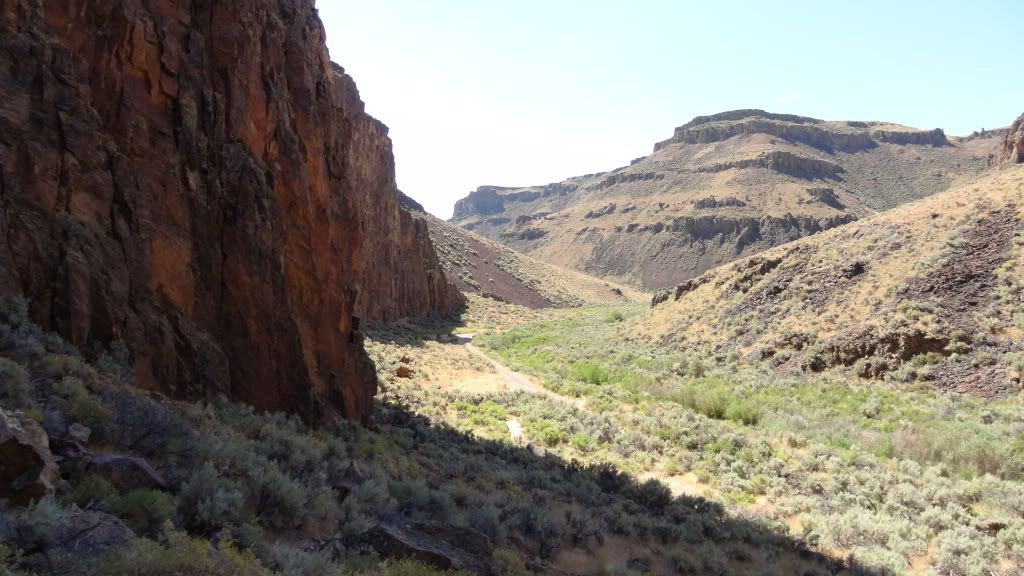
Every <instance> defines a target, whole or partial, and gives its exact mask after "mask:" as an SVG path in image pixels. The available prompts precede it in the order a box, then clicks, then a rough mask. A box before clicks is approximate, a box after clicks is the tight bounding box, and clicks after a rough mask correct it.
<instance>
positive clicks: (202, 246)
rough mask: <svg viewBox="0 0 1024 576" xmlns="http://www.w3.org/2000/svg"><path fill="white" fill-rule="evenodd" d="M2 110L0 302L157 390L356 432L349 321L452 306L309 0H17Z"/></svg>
mask: <svg viewBox="0 0 1024 576" xmlns="http://www.w3.org/2000/svg"><path fill="white" fill-rule="evenodd" d="M0 102H3V104H2V105H0V211H2V212H3V214H4V226H5V229H4V237H5V242H3V243H0V294H12V293H16V294H24V295H25V296H27V297H28V298H29V299H30V301H31V314H32V318H33V320H35V321H36V322H37V323H38V324H40V325H41V326H42V327H43V328H44V329H47V330H54V331H57V332H59V333H60V334H62V335H63V336H64V337H65V338H67V339H68V340H69V341H71V342H72V343H75V344H85V343H92V342H99V343H104V344H106V343H109V342H111V341H114V340H121V341H123V342H125V343H126V344H127V345H128V346H129V348H130V349H131V352H132V359H133V368H134V371H135V377H136V380H137V382H138V384H139V385H140V386H142V387H144V388H147V389H150V390H159V391H161V392H163V393H164V394H166V395H168V396H172V397H178V398H184V397H187V398H197V397H198V398H212V397H217V396H219V395H224V396H227V397H230V398H233V399H236V400H240V401H244V402H248V403H250V404H253V405H255V406H256V407H257V408H261V409H274V410H278V409H283V410H290V411H297V412H299V413H301V414H303V415H304V416H306V417H308V418H315V417H317V416H319V415H323V414H327V415H332V414H337V413H340V414H342V415H344V416H346V417H348V418H351V419H354V420H364V421H365V420H367V419H368V418H369V414H370V406H371V398H372V396H373V395H374V393H375V391H376V379H375V377H374V371H373V368H372V365H371V362H370V361H369V358H368V357H367V356H366V353H365V352H364V350H363V346H362V341H361V336H360V334H359V331H358V325H357V323H356V321H355V319H354V318H355V316H354V315H359V314H362V315H363V316H365V317H369V318H392V317H398V316H407V315H408V316H412V315H423V314H431V313H434V314H446V313H448V312H451V311H452V310H454V309H455V308H457V307H458V306H460V305H461V302H462V300H461V296H460V295H459V294H458V293H457V291H456V290H455V289H454V288H453V287H452V286H451V284H450V283H448V282H447V280H446V278H445V277H444V274H443V272H442V270H441V268H440V266H439V264H438V261H437V258H436V255H435V254H434V252H433V248H432V246H431V243H430V239H429V237H428V235H427V233H426V229H425V225H424V224H423V223H422V222H421V221H419V220H418V219H415V218H413V217H411V216H410V215H409V214H407V213H406V212H405V211H403V210H402V209H401V208H400V206H399V205H400V202H401V200H400V197H399V194H398V191H397V188H396V186H395V180H394V162H393V157H392V153H391V142H390V140H389V138H388V137H387V128H386V127H385V126H383V125H382V124H380V123H379V122H377V121H376V120H374V119H373V118H371V117H370V116H368V115H367V114H366V113H365V112H364V109H363V103H362V102H361V101H360V99H359V94H358V91H357V90H356V87H355V84H354V82H353V81H352V79H351V78H350V77H348V76H347V75H346V74H344V71H343V70H342V69H341V68H340V67H337V66H335V65H333V64H332V63H331V61H330V59H329V56H328V53H327V48H326V45H325V42H324V31H323V27H322V25H321V23H320V21H319V19H318V18H317V15H316V11H315V9H314V5H313V1H312V0H255V1H242V0H227V1H224V2H216V3H209V2H207V3H195V2H186V1H184V0H177V1H174V0H167V1H161V2H148V1H144V0H96V1H94V2H93V1H90V2H84V3H83V2H72V1H71V0H47V1H46V2H35V1H31V0H12V1H10V2H6V3H4V4H3V5H2V6H0Z"/></svg>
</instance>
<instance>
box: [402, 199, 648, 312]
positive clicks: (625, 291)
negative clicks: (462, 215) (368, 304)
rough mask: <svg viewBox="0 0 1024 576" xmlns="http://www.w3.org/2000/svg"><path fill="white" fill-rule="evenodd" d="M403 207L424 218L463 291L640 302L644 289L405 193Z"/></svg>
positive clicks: (546, 303) (504, 297) (578, 301)
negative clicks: (539, 256)
mask: <svg viewBox="0 0 1024 576" xmlns="http://www.w3.org/2000/svg"><path fill="white" fill-rule="evenodd" d="M405 207H406V208H407V209H409V210H410V211H411V212H412V213H413V214H415V215H416V217H417V218H419V219H423V220H425V221H426V224H427V227H428V228H429V232H430V238H431V240H432V242H433V244H434V246H435V247H436V249H437V253H438V256H439V257H440V259H441V265H442V267H443V268H444V271H445V274H446V275H447V277H448V278H450V279H451V280H452V281H453V282H455V284H456V285H457V286H458V287H459V289H460V290H462V291H463V292H465V293H467V294H479V295H482V296H485V297H488V298H493V299H495V300H500V301H502V302H508V303H511V304H519V305H521V306H527V307H529V308H547V307H567V306H582V305H587V304H612V303H617V302H641V301H646V300H647V299H648V298H649V295H648V294H645V293H644V292H641V291H639V290H636V289H635V288H631V287H629V286H625V285H622V284H619V283H616V282H613V281H610V280H601V279H598V278H594V277H592V276H588V275H586V274H583V273H580V272H577V271H575V270H568V269H565V268H561V267H559V266H555V265H552V264H548V263H546V262H542V261H539V260H536V259H534V258H531V257H529V256H524V255H523V254H520V253H518V252H516V251H515V250H512V249H510V248H508V247H507V246H505V245H503V244H500V243H498V242H494V241H492V240H488V239H487V238H484V237H482V236H480V235H478V234H475V233H473V232H470V231H468V230H466V229H465V228H461V227H459V226H455V225H452V224H449V223H447V222H445V221H444V220H441V219H439V218H435V217H434V216H431V215H429V214H426V213H425V212H424V211H423V208H422V206H419V205H418V204H417V203H415V202H413V201H411V200H409V199H406V200H405Z"/></svg>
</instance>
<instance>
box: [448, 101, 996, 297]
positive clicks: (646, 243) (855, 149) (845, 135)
mask: <svg viewBox="0 0 1024 576" xmlns="http://www.w3.org/2000/svg"><path fill="white" fill-rule="evenodd" d="M1001 146H1002V140H1001V133H1000V132H999V131H993V132H990V133H986V134H981V135H975V136H972V137H968V138H957V137H948V136H946V134H945V133H944V132H943V131H942V130H941V129H934V130H915V129H912V128H907V127H905V126H899V125H896V124H886V123H881V122H857V121H826V120H819V119H816V118H808V117H803V116H795V115H792V114H774V113H770V112H765V111H763V110H733V111H729V112H723V113H720V114H714V115H711V116H701V117H698V118H695V119H693V120H692V121H690V122H688V123H686V124H684V125H682V126H680V127H678V128H676V129H675V132H674V134H673V136H672V137H671V138H669V139H667V140H665V141H662V142H659V143H658V144H656V145H655V150H654V153H653V154H651V155H650V156H645V157H643V158H638V159H636V160H634V161H633V162H632V163H631V164H630V165H629V166H624V167H621V168H617V169H615V170H612V171H611V172H602V173H598V174H587V175H584V176H579V177H576V178H570V179H568V180H565V181H563V182H558V183H553V184H547V185H543V186H530V187H525V188H506V187H500V186H482V187H480V188H478V189H477V190H475V191H474V192H471V193H470V194H469V195H468V196H467V197H466V198H464V199H462V200H460V201H459V202H458V203H456V205H455V213H454V217H453V219H452V223H454V224H458V225H460V226H463V227H465V228H468V229H470V230H472V231H473V232H476V233H478V234H480V235H482V236H485V237H487V238H490V239H492V240H497V241H499V242H502V243H504V244H507V245H508V246H510V247H512V248H515V249H517V250H519V251H521V252H523V253H525V254H528V255H530V256H532V257H534V258H537V259H540V260H544V261H546V262H549V263H552V264H556V265H560V266H564V267H567V268H575V269H577V270H580V271H583V272H586V273H588V274H592V275H594V276H598V277H603V278H606V279H612V280H618V281H621V282H625V283H629V284H632V285H634V286H640V287H643V288H664V287H671V286H674V285H675V284H678V283H680V282H683V281H686V280H688V279H690V278H694V277H696V276H699V275H700V274H701V273H703V272H704V271H706V270H710V269H712V268H714V267H716V266H719V265H721V264H724V263H726V262H730V261H732V260H736V259H739V258H743V257H745V256H750V255H752V254H754V253H757V252H760V251H762V250H765V249H768V248H771V247H773V246H777V245H779V244H783V243H786V242H790V241H792V240H795V239H797V238H800V237H803V236H808V235H811V234H816V233H818V232H821V231H824V230H828V229H830V228H833V227H836V226H839V225H842V224H847V223H849V222H852V221H854V220H857V219H860V218H864V217H866V216H869V215H871V214H874V213H875V212H878V211H881V210H888V209H891V208H894V207H896V206H899V205H901V204H903V203H906V202H908V201H911V200H916V199H919V198H922V197H924V196H929V195H931V194H935V193H938V192H941V191H944V190H946V189H948V188H949V187H951V186H954V185H956V184H959V183H963V182H964V181H967V180H971V179H974V178H977V177H978V176H980V175H981V174H983V173H985V172H986V171H987V170H988V169H989V167H990V164H992V163H993V160H994V159H995V156H996V155H997V154H998V151H999V149H1000V147H1001ZM1010 153H1011V152H1010V151H1009V149H1008V151H1007V152H1006V154H1005V155H1009V154H1010Z"/></svg>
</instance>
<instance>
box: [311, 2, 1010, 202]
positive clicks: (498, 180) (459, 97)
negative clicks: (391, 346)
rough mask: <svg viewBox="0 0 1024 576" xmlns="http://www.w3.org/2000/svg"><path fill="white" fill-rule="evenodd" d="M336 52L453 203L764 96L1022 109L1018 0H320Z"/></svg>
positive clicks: (904, 114) (597, 158)
mask: <svg viewBox="0 0 1024 576" xmlns="http://www.w3.org/2000/svg"><path fill="white" fill-rule="evenodd" d="M317 7H318V9H319V11H320V17H321V19H322V20H323V23H324V27H325V29H326V31H327V43H328V48H329V49H330V52H331V57H332V59H333V60H334V61H335V62H337V63H339V64H340V65H341V66H343V67H344V68H345V70H346V71H347V72H348V73H349V74H350V75H352V76H353V78H355V81H356V84H357V85H358V86H359V91H360V94H361V96H362V98H363V100H364V101H365V102H366V110H367V112H369V113H370V114H372V115H373V116H375V117H376V118H378V119H380V120H381V121H382V122H384V123H385V124H387V125H388V127H389V128H390V135H391V138H392V140H393V142H394V152H395V161H396V165H397V179H398V185H399V187H400V188H401V189H402V190H403V191H404V192H405V193H406V194H408V195H410V196H412V197H413V198H415V199H416V200H418V201H419V202H421V203H422V204H423V205H424V206H425V207H426V208H427V210H428V211H429V212H431V213H432V214H434V215H436V216H439V217H442V218H448V217H450V216H451V214H452V208H453V205H454V203H455V201H456V200H458V199H460V198H463V197H464V196H466V194H468V193H469V192H470V191H472V190H474V189H476V187H477V186H480V185H484V184H488V185H503V186H527V185H535V184H546V183H549V182H558V181H561V180H564V179H566V178H569V177H571V176H578V175H580V174H587V173H593V172H601V171H606V170H611V169H614V168H617V167H619V166H623V165H628V164H629V162H630V160H632V159H633V158H637V157H640V156H645V155H647V154H650V153H651V151H652V150H653V146H654V143H655V142H657V141H659V140H664V139H666V138H668V137H670V136H671V135H672V131H673V128H674V127H676V126H678V125H680V124H683V123H685V122H687V121H688V120H690V119H691V118H693V117H694V116H699V115H705V114H713V113H716V112H721V111H725V110H733V109H737V108H762V109H765V110H769V111H773V112H786V113H791V114H800V115H804V116H813V117H817V118H824V119H827V120H884V121H887V122H896V123H899V124H905V125H908V126H915V127H918V128H926V129H931V128H936V127H938V128H943V129H945V130H946V133H947V134H951V135H966V134H970V133H971V132H973V131H974V130H979V129H982V128H986V129H991V128H998V127H1001V126H1007V125H1009V124H1010V123H1011V122H1012V121H1013V119H1014V118H1016V117H1017V116H1018V115H1019V114H1021V113H1022V112H1024V74H1021V73H1020V68H1019V66H1020V62H1019V59H1020V54H1021V49H1020V47H1021V42H1022V38H1024V36H1022V34H1024V2H1021V1H1018V0H1004V1H995V0H991V1H985V0H972V1H969V2H968V1H966V0H964V1H960V2H951V1H931V2H917V1H898V0H888V1H884V2H883V1H873V0H858V1H839V0H835V1H828V0H821V1H792V2H780V1H768V0H762V1H758V2H755V1H750V2H746V1H744V2H741V1H715V2H712V1H704V2H683V1H674V2H673V1H668V0H661V1H657V0H647V1H644V0H634V1H630V2H626V1H620V2H608V1H603V0H590V1H583V0H579V1H577V0H546V1H542V0H515V1H511V0H506V1H504V2H499V1H496V0H364V1H354V0H318V1H317Z"/></svg>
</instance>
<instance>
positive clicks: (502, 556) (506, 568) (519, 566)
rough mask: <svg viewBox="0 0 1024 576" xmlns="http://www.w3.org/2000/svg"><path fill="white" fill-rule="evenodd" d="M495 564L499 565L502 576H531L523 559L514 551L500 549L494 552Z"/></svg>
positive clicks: (499, 572)
mask: <svg viewBox="0 0 1024 576" xmlns="http://www.w3.org/2000/svg"><path fill="white" fill-rule="evenodd" d="M494 562H495V564H497V565H498V574H500V576H531V574H532V572H530V571H529V570H527V569H526V565H525V564H523V559H522V558H520V557H519V555H518V554H516V553H515V552H514V551H512V550H507V549H504V548H498V549H497V550H495V551H494Z"/></svg>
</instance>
